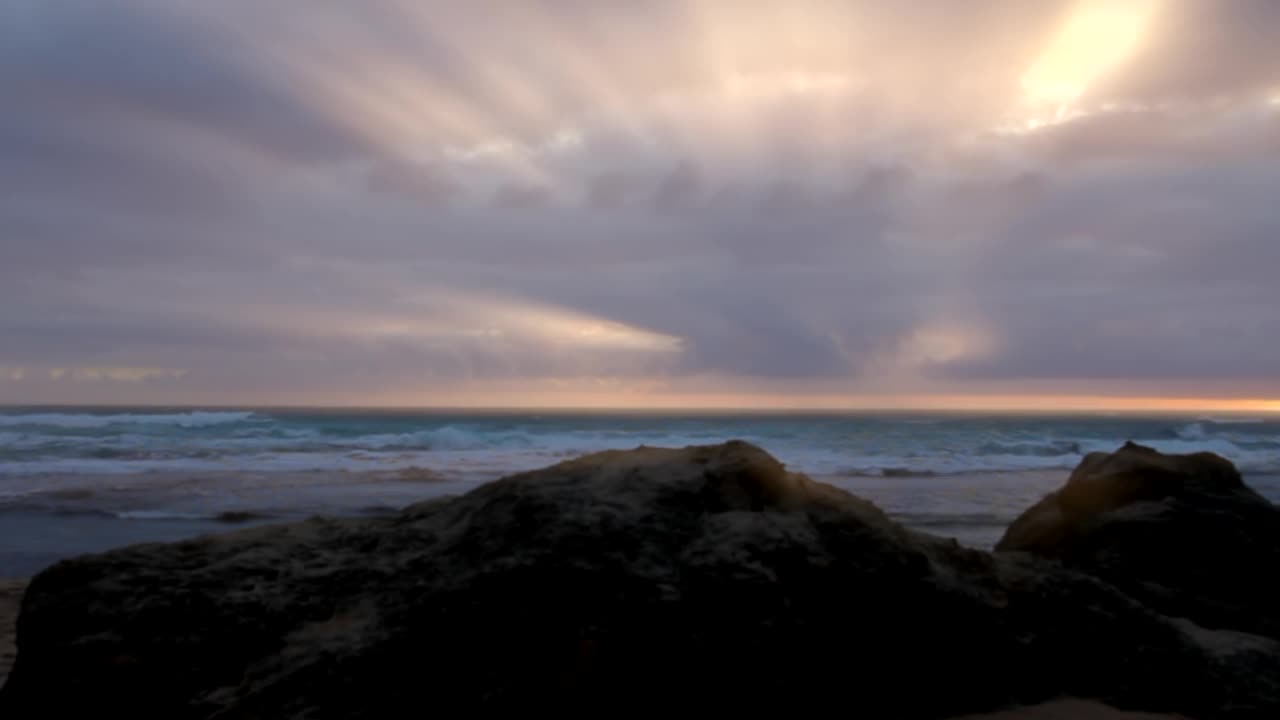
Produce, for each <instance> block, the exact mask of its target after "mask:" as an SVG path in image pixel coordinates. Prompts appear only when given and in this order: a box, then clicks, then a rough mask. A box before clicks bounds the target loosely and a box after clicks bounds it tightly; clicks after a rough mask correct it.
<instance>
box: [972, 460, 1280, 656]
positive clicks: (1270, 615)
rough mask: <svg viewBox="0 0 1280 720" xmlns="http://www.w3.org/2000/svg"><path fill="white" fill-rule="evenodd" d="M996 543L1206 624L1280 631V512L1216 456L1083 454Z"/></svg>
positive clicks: (1278, 633) (1276, 634)
mask: <svg viewBox="0 0 1280 720" xmlns="http://www.w3.org/2000/svg"><path fill="white" fill-rule="evenodd" d="M996 550H997V551H1006V552H1007V551H1022V552H1029V553H1033V554H1035V555H1040V556H1044V557H1050V558H1056V559H1058V560H1061V561H1062V562H1063V563H1065V564H1067V565H1069V566H1071V567H1073V568H1076V569H1080V570H1084V571H1087V572H1089V573H1092V574H1094V575H1097V576H1100V577H1102V578H1103V579H1105V580H1107V581H1108V582H1110V583H1112V584H1113V585H1116V586H1117V587H1119V588H1120V589H1122V590H1124V591H1125V592H1127V593H1128V594H1130V595H1132V596H1133V597H1135V598H1137V599H1139V600H1141V601H1142V602H1144V603H1146V604H1148V605H1150V606H1151V607H1152V608H1154V609H1156V610H1158V611H1160V612H1162V613H1164V614H1167V615H1172V616H1175V617H1186V618H1189V619H1191V620H1193V621H1194V622H1196V623H1198V624H1200V625H1203V626H1205V627H1209V628H1229V629H1235V630H1241V631H1245V632H1251V633H1259V634H1264V635H1269V636H1271V637H1280V612H1277V610H1276V608H1277V607H1280V585H1278V584H1276V583H1274V582H1273V581H1272V579H1271V573H1273V572H1274V570H1275V568H1276V567H1277V566H1278V563H1280V509H1277V508H1276V506H1275V505H1273V504H1272V503H1270V502H1268V501H1267V500H1266V499H1265V498H1263V497H1262V496H1261V495H1258V494H1257V493H1256V492H1254V491H1253V490H1251V489H1250V488H1249V487H1248V486H1247V485H1245V483H1244V481H1243V479H1242V478H1241V476H1240V473H1239V471H1238V470H1237V469H1236V467H1235V466H1234V465H1233V464H1232V463H1231V462H1230V461H1228V460H1226V459H1225V458H1222V457H1220V456H1218V455H1215V454H1213V453H1207V452H1201V453H1194V454H1190V455H1169V454H1164V453H1161V452H1159V451H1157V450H1154V449H1152V448H1149V447H1144V446H1141V445H1137V444H1135V443H1132V442H1130V443H1126V444H1125V445H1124V447H1122V448H1120V449H1119V450H1117V451H1116V452H1114V453H1090V454H1089V455H1088V456H1086V457H1085V458H1084V460H1083V461H1081V463H1080V465H1079V466H1078V467H1077V468H1076V469H1075V471H1074V472H1072V474H1071V477H1070V478H1069V479H1068V480H1067V484H1066V485H1065V486H1064V487H1063V488H1061V489H1060V490H1058V491H1056V492H1054V493H1051V494H1049V495H1048V496H1046V497H1045V498H1044V499H1042V500H1041V501H1040V502H1039V503H1037V504H1036V505H1034V506H1032V507H1031V508H1030V509H1029V510H1027V511H1026V512H1025V513H1023V514H1022V516H1020V517H1019V518H1018V519H1017V520H1015V521H1014V522H1013V524H1012V525H1010V526H1009V529H1008V530H1007V531H1006V532H1005V535H1004V537H1003V538H1002V539H1001V540H1000V542H999V543H998V544H997V545H996Z"/></svg>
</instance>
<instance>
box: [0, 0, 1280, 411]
mask: <svg viewBox="0 0 1280 720" xmlns="http://www.w3.org/2000/svg"><path fill="white" fill-rule="evenodd" d="M1095 5H1096V3H1090V2H1085V1H1081V2H1076V1H1075V0H1072V1H1064V2H1046V3H1014V2H1001V1H999V0H989V1H988V0H983V1H981V2H973V3H919V4H883V3H827V2H816V1H815V2H807V1H803V0H802V1H801V2H795V3H742V4H740V5H739V4H733V5H732V7H730V5H729V4H724V5H718V4H714V3H687V2H677V1H676V0H672V1H670V2H667V1H666V0H662V1H660V2H654V3H643V4H634V5H626V6H625V7H624V6H622V5H617V4H590V5H589V6H584V5H583V4H581V3H570V2H555V1H551V2H544V3H527V2H517V1H514V0H513V1H511V2H505V1H502V0H499V1H497V2H493V3H486V4H485V5H484V7H483V8H478V7H476V6H472V5H468V4H465V3H451V2H450V3H446V2H439V3H421V2H408V1H407V0H405V1H403V2H402V1H399V0H377V1H372V2H369V3H363V4H360V5H359V6H356V5H342V4H337V5H334V4H326V5H317V6H316V7H315V8H311V9H310V10H309V13H308V22H306V23H298V22H296V21H294V20H295V18H293V17H291V13H290V12H288V11H287V8H285V6H282V5H281V6H277V5H270V4H267V5H264V4H262V3H249V2H247V1H246V2H239V1H236V0H233V1H229V2H226V3H217V4H208V5H199V4H172V3H161V2H153V1H152V0H123V1H122V2H120V3H116V4H114V5H113V6H112V7H111V8H110V9H107V8H104V7H100V6H99V5H96V4H93V3H89V2H66V3H42V2H34V1H32V0H20V1H19V2H18V3H10V4H8V5H6V6H5V8H3V9H0V83H3V84H4V86H5V87H6V88H7V90H8V94H7V95H6V97H7V98H10V99H12V101H13V102H11V103H9V104H7V105H6V107H7V108H8V109H9V111H8V112H6V113H3V114H0V157H3V158H4V159H5V162H4V163H2V164H0V258H2V259H0V337H3V338H4V342H3V344H0V365H3V369H0V378H8V379H7V380H6V381H5V383H4V385H3V388H4V389H3V391H0V392H3V393H5V394H3V395H0V400H8V401H16V400H39V399H41V398H49V397H54V396H57V397H59V398H62V397H64V396H63V395H59V394H58V393H64V392H65V393H72V389H70V388H71V385H72V384H70V383H63V384H62V385H59V386H57V387H56V388H55V387H53V386H52V385H51V384H50V383H51V382H52V379H51V378H49V377H48V374H47V373H48V370H49V369H50V368H64V369H66V370H67V373H66V377H64V378H63V379H64V380H65V379H69V378H70V377H71V376H72V375H71V372H72V370H73V369H76V368H79V370H77V371H76V372H80V373H81V375H82V376H83V377H84V379H86V380H87V379H89V376H90V375H93V373H94V372H97V376H96V377H95V379H98V380H117V381H120V380H124V379H128V378H137V379H138V380H139V382H136V383H121V382H96V383H90V382H84V383H79V384H78V388H76V389H77V390H78V391H80V392H84V393H87V394H91V395H92V397H88V396H87V395H86V397H85V398H84V400H85V401H88V400H90V399H93V400H102V401H106V400H110V399H112V398H116V399H117V400H118V399H120V398H125V394H124V393H125V392H126V391H127V392H128V393H131V394H130V395H128V399H138V400H142V399H147V400H154V401H157V402H163V401H166V400H172V399H173V398H174V397H177V395H175V394H174V393H176V392H178V390H177V388H179V387H180V388H181V389H182V392H191V393H197V395H183V396H182V397H197V396H199V397H215V398H217V397H225V398H237V401H239V398H245V401H248V400H251V399H253V398H256V397H261V396H264V394H270V396H271V397H273V398H277V399H281V398H283V399H289V398H295V399H297V400H300V401H306V400H307V399H309V398H312V397H316V396H317V394H318V393H329V392H331V391H333V392H336V391H337V390H338V389H341V391H342V392H343V393H345V394H344V395H343V397H353V398H354V397H360V396H364V397H388V396H390V395H391V394H394V392H395V390H396V388H399V387H410V386H412V387H415V388H419V389H421V390H422V392H423V393H424V394H425V395H424V396H430V394H431V393H430V391H431V389H432V388H434V389H436V390H438V391H439V392H444V391H445V390H450V389H456V388H458V387H462V386H464V385H465V386H467V387H483V386H485V383H491V384H492V385H493V387H498V386H499V385H501V384H502V383H518V382H525V381H527V382H529V383H533V384H535V385H537V386H538V387H544V386H545V387H551V385H552V384H554V382H558V383H565V384H566V387H568V386H572V387H580V386H582V387H585V386H586V385H591V384H592V383H593V382H595V380H597V379H598V380H600V382H604V383H606V384H608V383H613V384H614V385H616V386H617V387H623V386H625V387H627V388H633V389H634V388H661V387H667V388H680V389H681V391H682V392H689V393H691V394H696V393H697V392H698V388H699V387H700V386H699V383H709V384H714V386H715V388H716V390H717V392H725V391H726V388H732V387H734V386H735V383H737V384H740V385H741V386H743V387H767V388H769V389H770V391H771V392H780V393H781V392H786V391H787V389H788V388H791V389H794V390H795V391H796V392H800V391H802V390H803V391H804V392H816V391H814V390H813V388H815V387H821V388H822V392H833V390H832V389H833V388H834V389H838V390H839V391H840V392H844V393H855V394H856V393H877V392H888V391H889V390H893V391H894V392H899V393H909V392H931V393H936V392H944V391H945V392H965V391H968V390H971V389H975V388H977V389H981V391H983V392H988V391H995V390H999V389H1000V388H1001V387H1017V388H1018V391H1020V392H1023V391H1028V388H1030V389H1032V390H1037V391H1044V392H1050V391H1054V390H1055V389H1059V388H1071V390H1072V391H1073V392H1076V391H1079V390H1080V388H1081V387H1084V388H1085V389H1087V388H1088V385H1089V383H1098V384H1099V385H1100V386H1101V385H1106V384H1108V383H1124V382H1131V383H1140V382H1148V380H1145V379H1150V378H1158V379H1159V382H1161V383H1163V384H1164V385H1162V387H1168V388H1183V387H1194V386H1196V384H1197V383H1198V384H1201V385H1206V386H1207V385H1212V386H1214V387H1221V388H1224V390H1223V392H1228V391H1229V392H1245V391H1246V389H1247V391H1248V392H1254V391H1255V390H1256V389H1257V388H1258V387H1266V386H1267V385H1266V384H1267V383H1268V382H1275V381H1277V380H1280V376H1277V375H1276V370H1275V368H1277V367H1280V363H1278V362H1277V360H1280V341H1277V340H1276V339H1275V338H1280V333H1277V332H1276V331H1277V330H1278V329H1280V328H1276V327H1274V323H1273V322H1272V321H1271V320H1270V318H1271V317H1272V316H1273V315H1274V313H1273V312H1272V309H1273V308H1274V307H1275V306H1276V304H1277V302H1280V295H1278V294H1277V292H1278V291H1277V290H1276V289H1275V288H1276V287H1277V285H1276V283H1275V282H1274V279H1273V278H1272V277H1271V276H1272V274H1273V269H1274V268H1275V267H1280V256H1278V255H1277V252H1280V250H1278V249H1277V248H1280V245H1277V243H1275V242H1274V241H1275V238H1276V236H1277V232H1280V223H1278V221H1277V220H1276V218H1275V213H1274V197H1275V195H1276V193H1277V191H1280V173H1278V172H1277V171H1276V170H1275V169H1274V168H1273V165H1274V163H1273V162H1271V160H1270V159H1271V156H1272V155H1274V153H1273V152H1269V150H1271V149H1274V148H1280V111H1278V110H1277V109H1276V107H1277V106H1276V105H1275V104H1274V103H1273V102H1272V98H1274V96H1275V94H1276V93H1277V92H1278V91H1280V71H1278V66H1277V60H1280V50H1277V48H1276V47H1275V46H1274V43H1270V42H1269V38H1268V37H1266V29H1267V28H1269V27H1270V26H1271V24H1274V23H1268V20H1269V19H1270V18H1271V15H1272V14H1274V10H1273V7H1274V5H1273V4H1272V3H1267V2H1252V1H1251V0H1246V1H1243V2H1239V3H1211V2H1195V1H1192V2H1186V3H1169V2H1164V3H1153V4H1152V5H1151V8H1152V9H1151V11H1150V12H1151V15H1150V18H1149V21H1147V20H1144V22H1143V26H1142V28H1141V32H1136V33H1132V34H1133V35H1134V39H1133V40H1132V43H1131V44H1132V47H1129V46H1127V45H1126V46H1125V47H1119V49H1116V48H1112V49H1113V50H1116V52H1115V53H1114V55H1115V56H1114V57H1113V58H1111V59H1110V60H1109V61H1108V62H1106V63H1093V64H1090V63H1088V62H1085V61H1084V60H1087V59H1088V58H1084V59H1081V58H1080V57H1077V55H1079V53H1076V52H1075V51H1074V50H1072V49H1071V47H1070V46H1071V43H1069V42H1067V43H1066V45H1065V46H1066V47H1067V49H1066V50H1061V47H1059V46H1060V45H1062V42H1060V39H1061V37H1062V36H1063V33H1064V32H1067V30H1069V28H1070V25H1071V23H1072V21H1073V20H1072V19H1073V18H1079V17H1081V13H1084V15H1085V16H1088V14H1089V12H1092V11H1091V10H1090V8H1093V7H1094V6H1095ZM482 14H483V15H484V16H485V20H486V21H485V22H480V20H481V15H482ZM1106 22H1109V21H1106ZM1108 27H1109V26H1108ZM1064 28H1066V29H1065V30H1064ZM1103 29H1105V28H1103ZM1067 34H1068V35H1069V33H1067ZM1103 35H1104V36H1106V37H1111V36H1112V35H1114V36H1115V37H1118V38H1119V37H1120V36H1121V35H1124V33H1119V32H1118V31H1117V32H1116V33H1111V34H1107V33H1103ZM1090 37H1094V34H1092V33H1090ZM1126 37H1127V36H1126ZM1121 39H1123V38H1121ZM1063 42H1064V41H1063ZM1116 42H1117V43H1119V42H1120V41H1119V40H1117V41H1116ZM1125 42H1126V43H1127V42H1129V41H1127V40H1126V41H1125ZM1122 44H1123V43H1122ZM655 47H661V48H663V51H662V52H660V53H655V52H654V48H655ZM1055 48H1057V49H1055ZM1228 48H1230V49H1231V51H1228ZM1121 51H1122V52H1121ZM1046 57H1047V58H1050V59H1053V58H1056V59H1054V60H1053V62H1052V63H1049V62H1048V61H1046V60H1045V58H1046ZM1042 63H1047V64H1048V65H1052V66H1053V67H1055V68H1057V69H1056V70H1055V73H1056V74H1054V73H1048V74H1046V72H1047V71H1045V72H1039V73H1038V74H1037V73H1036V72H1034V71H1035V69H1036V68H1037V67H1038V66H1039V65H1040V64H1042ZM1028 77H1031V78H1032V79H1033V80H1035V82H1031V83H1030V84H1028V80H1027V78H1028ZM1036 78H1038V80H1036ZM1037 82H1038V83H1039V85H1037V84H1036V83H1037ZM1055 84H1056V86H1060V87H1066V86H1070V87H1068V88H1067V89H1068V90H1069V91H1070V92H1066V91H1063V92H1064V93H1066V94H1065V95H1061V94H1060V95H1061V96H1055V97H1053V98H1049V99H1046V98H1045V97H1043V95H1044V92H1043V89H1044V87H1047V86H1048V85H1055ZM1036 87H1040V90H1039V91H1036V90H1035V88H1036ZM1037 93H1039V94H1038V95H1037ZM1068 96H1069V97H1068ZM1049 106H1052V107H1049ZM166 368H172V369H175V370H173V371H172V372H173V373H177V372H179V370H176V369H181V371H185V374H183V375H181V376H177V375H165V374H164V373H166V372H170V371H169V370H166ZM93 369H98V370H96V371H95V370H93ZM112 369H115V370H112ZM129 369H133V370H129ZM134 370H136V371H137V372H134V374H132V375H130V372H133V371H134ZM148 370H154V371H155V373H154V374H146V373H145V372H144V371H148ZM15 372H17V373H18V374H19V375H21V377H18V378H14V374H15ZM139 372H141V373H143V374H142V375H138V374H137V373H139ZM86 373H87V374H86ZM588 379H591V380H590V381H588ZM36 380H39V382H35V381H36ZM553 381H554V382H553ZM583 383H585V385H583ZM125 385H128V387H124V386H125ZM502 386H503V387H506V385H502ZM708 387H710V385H708ZM1144 387H1145V386H1144ZM19 389H21V393H19ZM975 391H976V390H975ZM113 392H118V393H121V394H120V395H111V393H113ZM637 392H640V391H639V390H637ZM199 393H204V395H198V394H199ZM68 397H69V396H68ZM71 399H72V400H76V398H71Z"/></svg>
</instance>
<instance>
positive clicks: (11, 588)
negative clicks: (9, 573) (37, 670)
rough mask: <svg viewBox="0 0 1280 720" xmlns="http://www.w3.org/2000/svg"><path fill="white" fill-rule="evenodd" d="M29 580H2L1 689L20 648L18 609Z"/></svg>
mask: <svg viewBox="0 0 1280 720" xmlns="http://www.w3.org/2000/svg"><path fill="white" fill-rule="evenodd" d="M28 582H30V580H29V579H6V580H0V688H2V687H4V683H5V680H7V679H8V678H9V670H10V669H12V668H13V660H14V657H15V656H16V655H17V652H18V648H17V646H16V645H15V644H14V631H15V630H16V628H15V625H16V624H17V621H18V608H19V607H20V606H21V605H22V594H23V593H24V592H25V591H26V589H27V583H28Z"/></svg>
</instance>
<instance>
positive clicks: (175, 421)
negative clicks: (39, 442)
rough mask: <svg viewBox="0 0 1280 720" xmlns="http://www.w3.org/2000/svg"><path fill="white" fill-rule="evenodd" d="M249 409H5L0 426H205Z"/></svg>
mask: <svg viewBox="0 0 1280 720" xmlns="http://www.w3.org/2000/svg"><path fill="white" fill-rule="evenodd" d="M254 417H255V414H254V413H253V412H241V411H221V410H192V411H190V412H182V413H103V414H98V413H16V414H14V413H6V414H3V415H0V427H17V426H31V427H53V428H67V429H83V428H105V427H110V426H113V425H171V426H175V427H182V428H195V427H208V426H211V425H223V424H226V423H237V422H244V421H246V420H250V419H253V418H254Z"/></svg>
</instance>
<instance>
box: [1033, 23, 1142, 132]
mask: <svg viewBox="0 0 1280 720" xmlns="http://www.w3.org/2000/svg"><path fill="white" fill-rule="evenodd" d="M1156 7H1157V2H1156V0H1083V1H1082V2H1080V3H1078V4H1077V5H1076V7H1075V8H1074V9H1073V10H1072V12H1071V13H1070V15H1069V16H1068V18H1067V21H1066V22H1065V23H1064V24H1063V26H1062V28H1061V29H1060V30H1059V31H1058V32H1057V34H1056V35H1055V36H1054V39H1053V41H1052V42H1051V43H1050V44H1049V46H1048V47H1047V48H1045V50H1044V51H1043V52H1042V53H1041V54H1040V56H1039V57H1038V58H1037V59H1036V61H1035V63H1034V64H1032V66H1031V68H1030V69H1029V70H1027V72H1026V74H1025V75H1023V76H1022V89H1023V91H1024V92H1025V94H1026V99H1027V100H1028V101H1029V102H1030V103H1032V104H1033V105H1035V106H1038V107H1039V108H1040V109H1041V111H1046V110H1047V111H1048V112H1049V113H1050V115H1051V116H1052V118H1054V119H1057V120H1059V121H1061V120H1062V119H1065V118H1066V117H1069V116H1070V115H1071V114H1072V113H1073V111H1075V105H1076V103H1077V102H1078V101H1079V100H1080V98H1081V97H1082V96H1084V94H1085V93H1086V92H1087V91H1088V90H1089V88H1090V87H1092V86H1093V85H1094V84H1095V83H1096V82H1097V81H1098V80H1099V79H1100V78H1101V77H1102V76H1103V75H1105V74H1106V73H1107V72H1109V71H1111V70H1113V69H1114V68H1116V67H1117V66H1119V65H1120V64H1122V63H1123V62H1124V61H1125V60H1127V59H1128V58H1129V57H1130V56H1132V55H1133V54H1134V52H1135V51H1137V50H1138V48H1139V47H1140V46H1141V44H1142V41H1143V40H1144V39H1145V37H1146V35H1147V31H1148V29H1149V27H1150V25H1151V20H1152V18H1153V16H1154V15H1155V10H1156ZM1041 122H1044V121H1043V120H1041Z"/></svg>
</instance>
